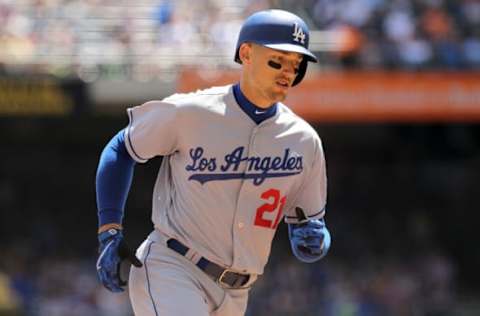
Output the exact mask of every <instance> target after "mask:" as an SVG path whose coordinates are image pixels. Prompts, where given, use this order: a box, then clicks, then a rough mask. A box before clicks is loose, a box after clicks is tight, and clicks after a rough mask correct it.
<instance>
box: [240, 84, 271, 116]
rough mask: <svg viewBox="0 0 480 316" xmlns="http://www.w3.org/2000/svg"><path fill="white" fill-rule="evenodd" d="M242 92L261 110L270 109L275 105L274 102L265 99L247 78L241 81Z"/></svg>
mask: <svg viewBox="0 0 480 316" xmlns="http://www.w3.org/2000/svg"><path fill="white" fill-rule="evenodd" d="M240 90H241V91H242V93H243V95H244V96H245V97H246V98H247V99H248V100H249V101H250V102H251V103H253V104H255V106H257V107H259V108H262V109H268V108H269V107H271V106H272V105H273V104H274V103H275V102H272V100H270V99H267V98H265V97H264V96H263V95H262V94H261V93H260V92H259V91H258V88H257V87H255V86H254V85H252V84H250V83H249V82H248V81H247V80H246V79H245V78H242V79H241V80H240Z"/></svg>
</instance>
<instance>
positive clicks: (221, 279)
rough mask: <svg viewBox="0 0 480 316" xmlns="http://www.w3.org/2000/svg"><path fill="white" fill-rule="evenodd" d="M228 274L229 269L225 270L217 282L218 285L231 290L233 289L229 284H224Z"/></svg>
mask: <svg viewBox="0 0 480 316" xmlns="http://www.w3.org/2000/svg"><path fill="white" fill-rule="evenodd" d="M228 272H230V270H228V269H225V270H223V272H222V274H220V276H219V277H218V279H217V282H218V284H220V286H221V287H223V288H228V289H230V288H232V286H231V285H230V284H228V283H225V282H223V277H225V275H226V274H227V273H228Z"/></svg>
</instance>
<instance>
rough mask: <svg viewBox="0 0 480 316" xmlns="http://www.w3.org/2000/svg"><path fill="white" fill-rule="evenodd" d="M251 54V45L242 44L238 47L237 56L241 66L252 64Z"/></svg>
mask: <svg viewBox="0 0 480 316" xmlns="http://www.w3.org/2000/svg"><path fill="white" fill-rule="evenodd" d="M252 52H253V45H252V43H243V44H242V45H240V49H239V51H238V55H239V57H240V60H241V61H242V64H243V65H248V64H250V63H251V62H252Z"/></svg>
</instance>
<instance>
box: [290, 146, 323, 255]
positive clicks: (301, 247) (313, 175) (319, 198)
mask: <svg viewBox="0 0 480 316" xmlns="http://www.w3.org/2000/svg"><path fill="white" fill-rule="evenodd" d="M304 172H306V178H305V180H304V183H303V185H302V188H301V190H300V191H299V195H298V198H297V199H296V201H295V202H294V205H293V209H292V210H291V211H290V212H289V213H287V214H286V216H285V221H286V223H287V224H288V235H289V239H290V245H291V248H292V251H293V254H294V255H295V256H296V257H297V258H298V259H299V260H300V261H302V262H306V263H312V262H315V261H318V260H320V259H322V258H323V257H325V255H326V254H327V252H328V250H329V249H330V244H331V236H330V232H329V230H328V229H327V226H326V224H325V218H324V216H325V205H326V199H327V176H326V165H325V157H324V154H323V148H322V144H321V142H320V139H318V138H316V139H315V150H314V158H313V162H312V164H311V167H310V168H309V170H304Z"/></svg>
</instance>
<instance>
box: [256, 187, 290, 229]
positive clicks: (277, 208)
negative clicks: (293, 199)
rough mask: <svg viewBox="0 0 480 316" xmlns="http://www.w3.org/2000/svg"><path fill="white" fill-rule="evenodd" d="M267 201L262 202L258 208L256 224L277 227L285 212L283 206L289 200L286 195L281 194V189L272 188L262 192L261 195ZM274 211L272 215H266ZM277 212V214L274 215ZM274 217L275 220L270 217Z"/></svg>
mask: <svg viewBox="0 0 480 316" xmlns="http://www.w3.org/2000/svg"><path fill="white" fill-rule="evenodd" d="M260 197H261V198H262V199H263V200H266V201H267V203H265V204H262V206H260V207H259V208H257V212H256V214H255V226H261V227H266V228H271V229H276V228H277V226H278V223H279V222H280V219H281V218H282V214H283V207H284V206H285V202H286V201H287V199H286V197H285V196H281V195H280V191H279V190H277V189H270V190H267V191H265V192H263V193H262V195H261V196H260ZM270 213H272V214H271V215H270V216H268V217H266V216H265V215H267V214H270ZM274 214H276V215H274ZM269 217H270V218H274V219H273V220H272V219H270V218H269Z"/></svg>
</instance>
